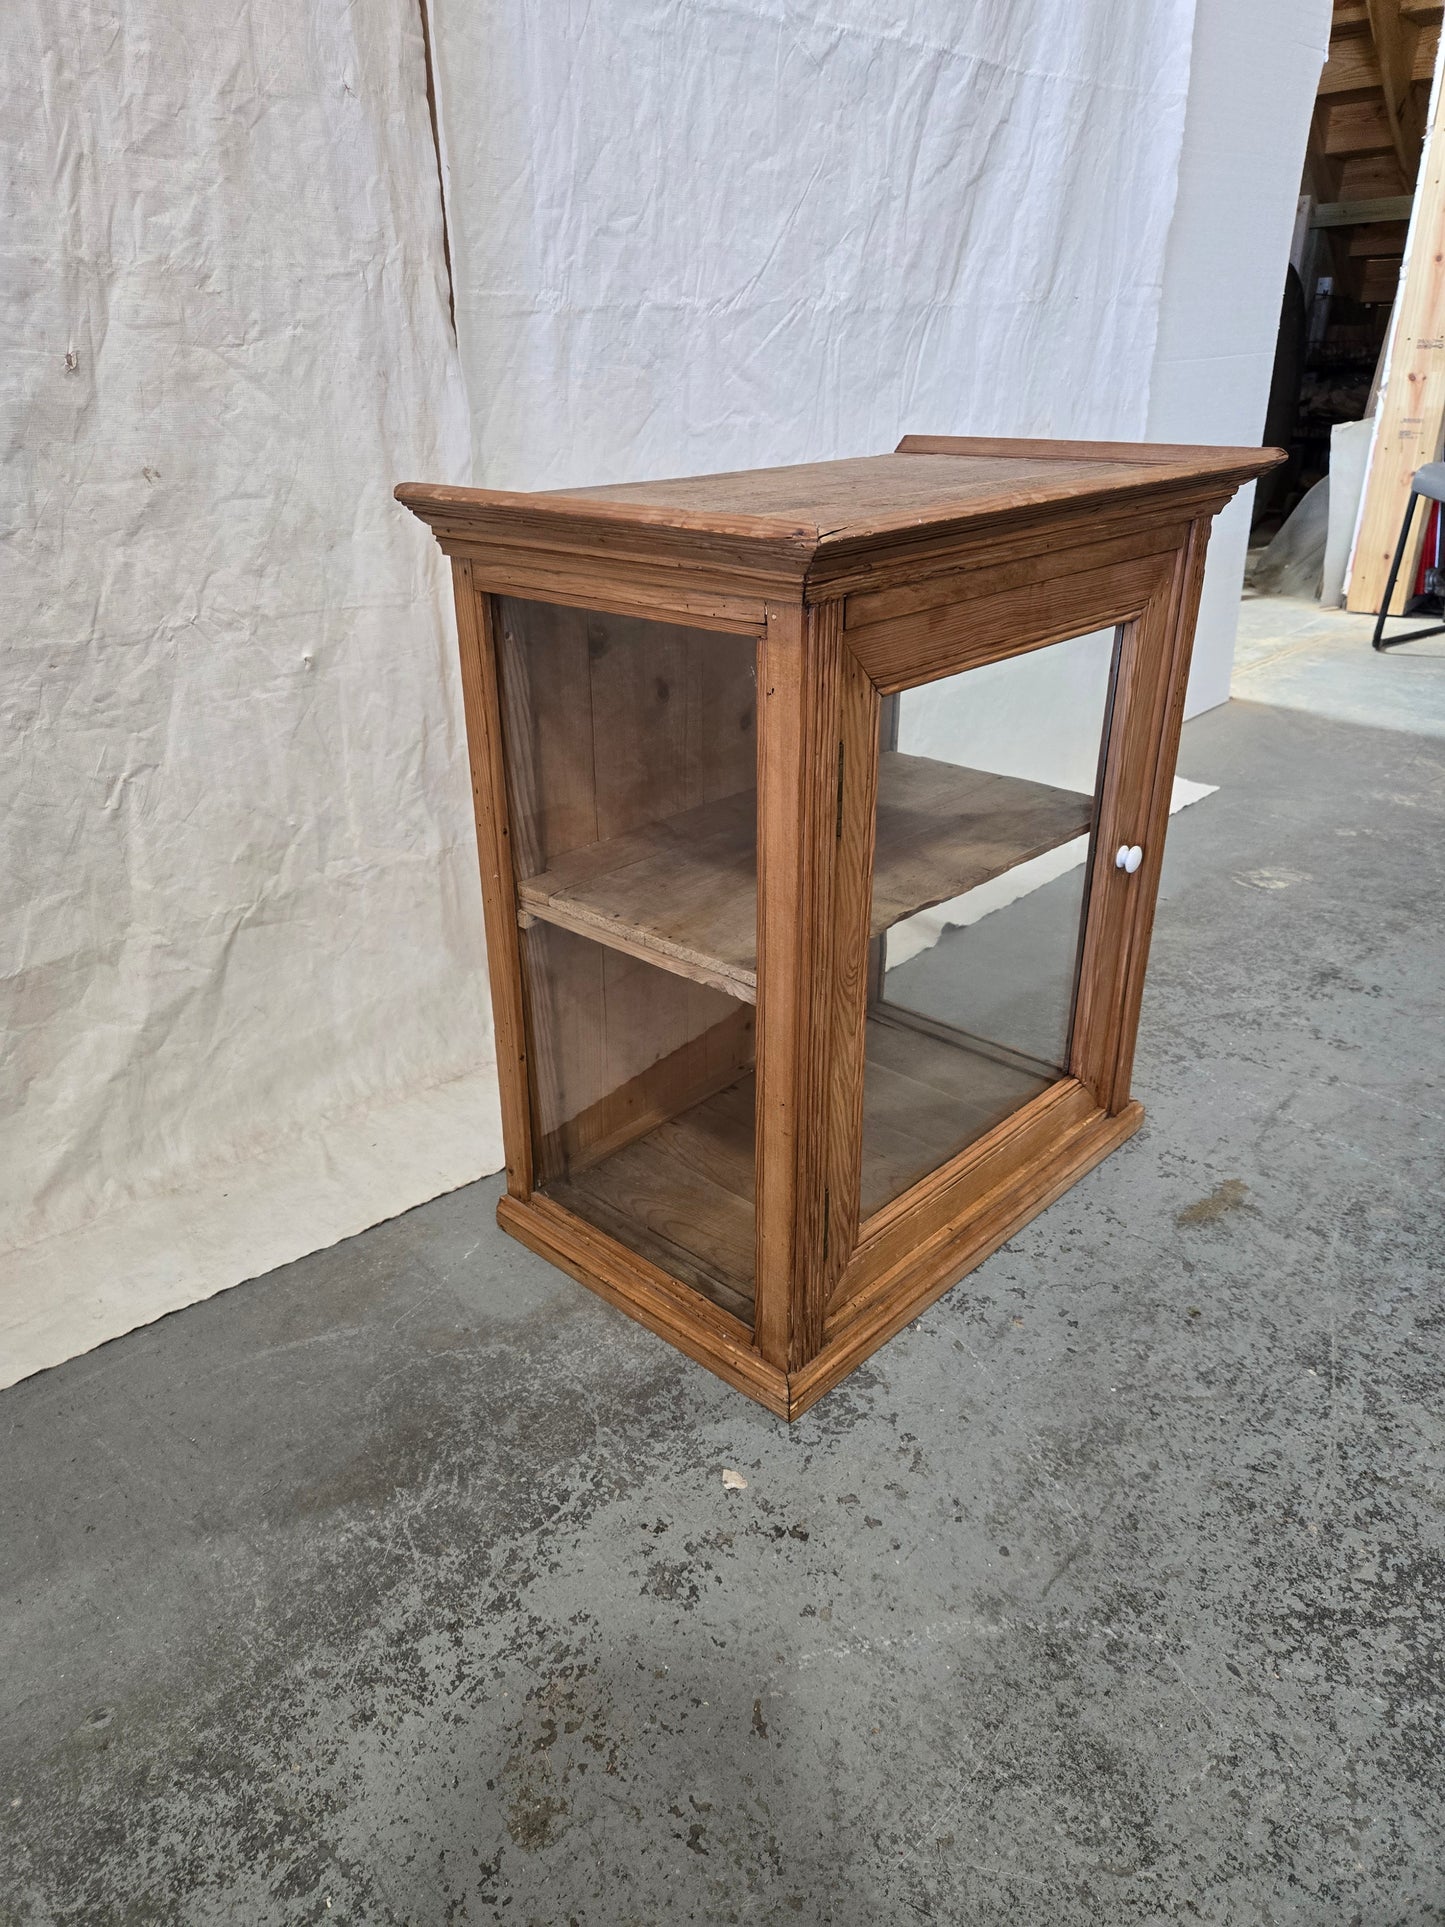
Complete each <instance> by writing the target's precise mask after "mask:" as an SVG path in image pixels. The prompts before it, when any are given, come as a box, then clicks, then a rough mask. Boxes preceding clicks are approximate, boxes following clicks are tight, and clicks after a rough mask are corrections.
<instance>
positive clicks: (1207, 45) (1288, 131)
mask: <svg viewBox="0 0 1445 1927" xmlns="http://www.w3.org/2000/svg"><path fill="white" fill-rule="evenodd" d="M1330 12H1331V7H1330V0H1267V4H1264V5H1261V4H1260V0H1198V7H1197V10H1196V13H1195V21H1194V57H1193V63H1192V66H1191V70H1190V76H1189V107H1188V113H1187V116H1186V119H1185V123H1184V148H1183V153H1182V154H1181V156H1180V162H1179V188H1178V197H1177V200H1176V203H1175V209H1174V219H1173V222H1172V224H1171V226H1170V230H1169V246H1168V251H1167V253H1166V256H1165V262H1164V288H1163V298H1162V300H1161V302H1160V306H1159V334H1158V341H1157V344H1156V346H1155V350H1154V366H1153V373H1152V376H1151V379H1150V387H1149V411H1148V426H1147V434H1148V436H1149V439H1150V440H1151V441H1161V442H1238V443H1249V442H1258V441H1259V439H1260V436H1261V434H1262V433H1263V429H1264V411H1265V406H1266V403H1267V402H1268V399H1269V381H1270V373H1271V370H1272V369H1273V366H1274V347H1275V337H1276V335H1277V333H1278V330H1279V310H1280V303H1281V301H1282V299H1283V297H1284V277H1285V269H1286V267H1287V265H1288V262H1289V248H1290V236H1291V234H1292V232H1293V229H1294V218H1295V206H1296V202H1297V200H1298V196H1299V181H1300V173H1301V170H1302V168H1303V166H1304V152H1305V140H1306V137H1307V135H1308V131H1309V120H1310V112H1311V109H1312V108H1313V106H1314V99H1315V92H1316V89H1317V88H1318V86H1319V78H1320V67H1321V65H1322V64H1323V62H1324V58H1325V54H1326V52H1327V51H1328V48H1329V37H1330ZM1253 502H1254V490H1253V488H1252V487H1251V488H1248V489H1245V490H1244V491H1243V492H1242V493H1241V494H1240V495H1239V496H1238V497H1236V499H1235V501H1234V502H1233V503H1232V504H1231V505H1230V507H1229V508H1228V509H1226V510H1225V512H1224V514H1223V515H1221V516H1220V517H1219V519H1218V521H1217V522H1216V523H1215V525H1214V534H1213V536H1212V537H1211V539H1210V544H1209V564H1208V569H1207V571H1206V574H1205V579H1204V599H1203V604H1202V606H1201V608H1200V612H1199V630H1198V636H1197V640H1196V642H1195V650H1194V671H1193V674H1192V675H1191V677H1190V681H1189V696H1188V709H1187V713H1188V714H1189V715H1191V716H1192V715H1196V714H1198V712H1199V711H1200V710H1204V709H1210V708H1213V706H1214V705H1215V704H1216V703H1222V702H1224V701H1225V700H1226V699H1227V697H1228V695H1229V672H1230V667H1231V665H1232V663H1233V660H1234V638H1235V629H1236V625H1237V619H1238V610H1239V593H1240V587H1241V584H1242V582H1243V579H1244V557H1245V548H1246V545H1247V542H1248V538H1249V518H1250V513H1251V509H1252V507H1253Z"/></svg>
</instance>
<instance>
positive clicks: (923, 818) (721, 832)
mask: <svg viewBox="0 0 1445 1927" xmlns="http://www.w3.org/2000/svg"><path fill="white" fill-rule="evenodd" d="M1093 806H1094V799H1093V797H1092V796H1088V795H1084V794H1081V793H1080V792H1078V791H1076V790H1061V789H1054V788H1052V787H1051V786H1050V785H1048V784H1046V783H1031V782H1026V781H1024V780H1023V779H1022V778H1020V777H1016V776H994V775H992V774H990V773H989V772H987V771H984V770H974V769H962V768H960V767H959V766H958V765H957V764H954V763H940V762H935V761H934V760H933V759H931V758H930V757H926V756H905V755H902V754H901V753H900V752H898V751H896V750H890V751H886V752H885V753H884V754H883V756H882V757H881V759H880V770H879V790H878V849H877V855H876V858H875V862H874V881H873V917H872V930H871V934H872V935H873V936H875V937H876V936H879V935H880V934H881V933H882V932H883V931H885V930H887V929H890V928H891V927H892V926H893V925H894V924H895V923H901V922H902V921H903V919H904V918H905V917H911V916H912V915H913V914H914V912H915V911H917V910H925V909H927V908H928V907H929V905H931V904H935V903H945V902H947V901H948V899H949V898H951V897H957V896H962V895H963V893H964V891H965V890H972V889H975V888H977V886H978V885H979V884H980V883H987V882H988V880H989V878H990V877H996V876H1001V875H1002V874H1003V873H1004V872H1005V871H1006V870H1012V869H1014V868H1015V867H1016V866H1017V865H1018V864H1020V863H1026V862H1027V861H1028V860H1029V858H1031V857H1036V856H1042V855H1043V853H1044V852H1045V851H1046V850H1053V849H1057V848H1058V847H1059V845H1060V844H1063V843H1068V842H1070V841H1072V839H1073V838H1074V837H1076V836H1083V835H1084V834H1085V833H1086V832H1087V831H1088V830H1089V828H1090V826H1091V824H1092V822H1093ZM517 894H518V897H519V898H520V901H521V905H522V908H521V913H520V914H521V921H522V922H523V924H524V925H525V924H526V923H527V922H529V921H530V920H531V919H533V918H539V919H541V920H542V921H543V922H545V923H555V924H559V925H560V926H561V927H562V929H564V930H573V931H576V932H577V933H578V934H579V935H581V936H584V937H592V938H594V939H595V940H596V941H597V942H598V943H605V944H609V945H611V946H612V947H613V948H614V949H616V950H624V951H626V952H628V954H629V955H631V956H636V957H643V958H645V959H647V960H648V961H649V962H651V963H655V964H657V965H659V966H660V967H661V968H662V969H664V970H671V971H675V972H676V973H677V974H678V975H679V976H682V977H691V978H693V979H695V980H696V981H697V982H698V983H704V984H711V985H713V986H714V987H715V988H716V989H718V990H724V991H727V992H728V993H729V994H730V995H731V996H734V997H737V998H740V999H741V1000H742V1001H743V1002H744V1003H755V1002H756V1001H757V994H758V964H757V799H756V796H755V794H754V792H753V791H752V790H742V791H739V792H738V794H737V795H735V796H729V797H725V798H723V800H722V801H721V802H718V803H705V804H703V805H702V806H701V807H700V808H698V809H693V810H686V811H684V812H683V814H682V815H680V816H673V817H669V818H667V819H666V820H664V821H663V822H660V823H649V824H647V825H645V826H644V827H643V828H642V829H639V830H633V831H631V832H630V833H629V834H628V835H626V836H618V837H613V838H612V839H611V840H610V841H608V842H605V843H591V844H587V845H586V846H584V847H583V848H581V849H577V850H570V851H569V852H568V853H567V854H566V855H565V856H562V857H559V858H558V860H557V861H556V862H555V863H554V864H553V865H552V867H551V868H550V869H549V870H546V871H545V872H543V873H542V874H541V875H539V876H534V877H528V878H526V879H525V880H524V881H523V882H522V883H520V884H519V885H518V892H517Z"/></svg>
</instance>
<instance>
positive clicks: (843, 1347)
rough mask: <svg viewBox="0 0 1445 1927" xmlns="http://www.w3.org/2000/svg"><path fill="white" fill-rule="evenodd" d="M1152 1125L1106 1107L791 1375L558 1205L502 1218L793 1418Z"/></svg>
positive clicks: (883, 1285) (834, 1329)
mask: <svg viewBox="0 0 1445 1927" xmlns="http://www.w3.org/2000/svg"><path fill="white" fill-rule="evenodd" d="M1143 1121H1144V1110H1143V1106H1142V1105H1140V1104H1138V1103H1130V1104H1128V1105H1126V1106H1125V1107H1124V1109H1123V1110H1122V1111H1120V1112H1119V1113H1118V1114H1117V1115H1110V1113H1109V1112H1107V1111H1103V1110H1096V1111H1093V1112H1091V1113H1090V1114H1089V1115H1088V1116H1087V1117H1085V1118H1083V1119H1081V1120H1080V1121H1079V1122H1078V1123H1076V1124H1075V1125H1074V1126H1073V1128H1072V1129H1070V1130H1069V1131H1068V1132H1067V1133H1066V1134H1065V1135H1064V1136H1063V1137H1061V1138H1060V1139H1059V1141H1058V1143H1057V1145H1056V1146H1055V1147H1054V1148H1053V1150H1052V1151H1051V1153H1050V1155H1049V1156H1048V1157H1047V1158H1044V1159H1040V1160H1039V1161H1038V1163H1037V1164H1036V1165H1035V1167H1034V1170H1033V1171H1032V1173H1031V1174H1030V1178H1029V1180H1028V1182H1027V1183H1025V1184H1023V1185H1020V1184H1019V1183H1018V1182H1017V1179H1016V1178H1015V1179H1014V1180H1013V1181H1010V1182H1007V1183H1001V1184H1000V1185H999V1186H998V1187H997V1189H996V1190H995V1191H993V1192H991V1193H990V1194H989V1195H987V1196H985V1197H984V1198H982V1199H979V1200H977V1201H974V1202H971V1203H970V1204H969V1206H968V1208H967V1209H966V1211H965V1212H963V1213H962V1214H961V1215H960V1217H959V1218H958V1219H957V1220H956V1221H953V1222H949V1223H946V1224H944V1225H943V1226H942V1227H941V1228H940V1229H939V1230H938V1231H937V1232H936V1233H935V1235H934V1236H933V1237H932V1238H930V1239H929V1240H928V1242H927V1243H926V1244H923V1245H921V1246H918V1247H916V1248H914V1249H912V1250H910V1251H908V1252H907V1253H906V1254H905V1255H904V1256H903V1257H902V1258H901V1259H900V1260H899V1262H898V1263H897V1264H896V1265H895V1266H894V1267H893V1269H892V1270H891V1272H890V1273H889V1274H888V1275H887V1276H885V1277H884V1278H881V1279H879V1280H878V1281H877V1282H876V1283H875V1285H874V1286H873V1287H872V1288H871V1289H870V1290H869V1292H868V1294H867V1297H866V1299H865V1300H864V1301H863V1302H862V1303H861V1304H860V1305H859V1306H858V1307H857V1309H856V1310H854V1309H853V1308H847V1309H845V1310H844V1311H843V1313H842V1314H841V1315H840V1316H838V1317H837V1318H836V1319H834V1320H832V1321H831V1322H830V1327H829V1333H828V1336H827V1338H826V1340H825V1342H824V1344H823V1347H822V1349H821V1350H820V1351H819V1352H818V1353H817V1355H816V1356H815V1357H813V1358H812V1359H810V1360H809V1361H808V1363H807V1364H806V1365H804V1366H802V1367H800V1368H799V1369H798V1370H796V1371H793V1372H785V1371H784V1370H783V1369H782V1368H781V1367H780V1366H777V1365H773V1364H770V1363H769V1362H768V1361H767V1360H766V1359H765V1358H763V1357H762V1355H761V1354H760V1353H759V1352H758V1350H757V1348H756V1347H755V1346H754V1344H753V1342H752V1333H751V1331H750V1330H749V1329H748V1327H747V1326H746V1325H744V1324H743V1323H742V1322H741V1321H740V1320H739V1319H736V1318H733V1317H732V1316H730V1314H729V1313H727V1312H725V1311H723V1310H722V1309H721V1308H720V1307H718V1306H717V1305H714V1304H712V1303H711V1302H710V1301H709V1300H708V1299H706V1298H704V1297H703V1296H702V1294H701V1293H700V1292H695V1291H693V1290H691V1289H690V1287H688V1286H687V1285H683V1284H679V1283H678V1281H677V1280H676V1279H675V1278H671V1277H669V1276H668V1274H667V1273H666V1272H665V1271H663V1270H661V1269H660V1268H659V1267H658V1266H656V1265H654V1264H651V1263H649V1261H648V1260H647V1259H645V1258H642V1257H639V1256H638V1254H637V1253H636V1252H633V1251H630V1250H628V1248H627V1246H626V1245H623V1244H620V1243H619V1242H618V1241H617V1240H616V1239H615V1238H610V1237H608V1236H607V1234H606V1233H605V1232H602V1231H598V1230H596V1229H595V1228H594V1227H593V1226H592V1225H590V1224H588V1223H586V1221H585V1220H584V1219H581V1218H579V1217H577V1216H575V1215H574V1213H572V1212H571V1211H567V1210H565V1209H564V1208H563V1207H562V1206H561V1205H559V1204H555V1203H554V1202H553V1201H552V1200H551V1199H550V1198H545V1197H542V1196H540V1195H538V1194H534V1195H533V1196H531V1197H529V1198H515V1197H510V1196H508V1197H503V1198H502V1199H501V1201H500V1202H499V1204H498V1206H497V1222H498V1224H500V1225H501V1227H502V1229H503V1230H504V1231H506V1232H508V1233H509V1234H510V1235H511V1236H512V1237H514V1238H516V1239H517V1240H518V1241H519V1243H521V1244H524V1245H526V1246H527V1248H528V1249H529V1250H530V1251H535V1252H536V1253H537V1254H538V1256H539V1257H542V1258H546V1259H547V1260H548V1261H549V1262H550V1263H552V1264H554V1265H557V1266H558V1267H559V1268H560V1269H561V1270H563V1271H565V1272H566V1273H567V1274H568V1275H569V1276H570V1277H572V1278H575V1279H576V1280H577V1282H578V1283H579V1284H582V1285H586V1286H587V1288H588V1289H589V1290H590V1291H595V1292H596V1293H597V1294H598V1296H599V1297H602V1298H605V1299H606V1300H607V1301H608V1303H609V1304H613V1305H616V1306H617V1307H618V1309H619V1310H620V1311H625V1312H626V1313H627V1314H628V1316H629V1317H630V1318H635V1319H636V1320H637V1321H638V1323H639V1324H642V1325H646V1326H647V1328H648V1330H649V1331H653V1332H655V1333H656V1334H657V1335H658V1337H659V1338H665V1339H666V1340H667V1341H668V1343H669V1344H671V1345H675V1346H676V1347H677V1349H678V1350H679V1351H680V1352H683V1353H685V1354H686V1355H687V1357H689V1358H691V1359H693V1360H694V1361H695V1362H696V1363H697V1364H699V1365H704V1366H706V1367H707V1369H708V1370H709V1371H711V1372H715V1373H716V1374H717V1375H718V1377H719V1378H722V1379H725V1380H726V1381H727V1383H728V1384H729V1385H731V1386H733V1387H734V1388H735V1389H736V1390H737V1391H740V1392H745V1393H746V1394H747V1395H748V1397H749V1398H753V1399H756V1400H757V1402H758V1403H759V1404H760V1405H763V1406H766V1407H767V1409H768V1410H769V1411H770V1412H773V1413H775V1414H776V1415H777V1416H778V1417H779V1418H786V1419H788V1420H792V1419H795V1418H798V1417H799V1416H801V1414H802V1413H804V1412H806V1411H807V1409H808V1407H809V1406H810V1405H814V1404H816V1403H817V1401H818V1400H819V1399H820V1398H822V1396H823V1395H824V1393H825V1392H829V1391H831V1390H832V1388H833V1387H834V1386H835V1385H836V1384H838V1382H839V1381H840V1380H841V1379H843V1378H846V1377H847V1375H848V1373H849V1372H851V1371H852V1370H853V1369H854V1368H855V1367H856V1366H858V1365H861V1364H862V1362H863V1360H864V1359H865V1358H868V1357H869V1356H870V1355H871V1354H872V1353H873V1352H875V1351H877V1350H878V1349H879V1347H880V1346H882V1345H884V1344H886V1343H887V1341H888V1340H889V1339H890V1338H892V1337H893V1336H894V1334H895V1333H896V1332H899V1331H901V1330H902V1328H903V1327H904V1326H905V1325H907V1324H910V1323H911V1322H912V1321H913V1319H915V1318H916V1317H917V1316H918V1315H919V1313H920V1312H922V1311H926V1310H927V1308H928V1307H929V1306H930V1305H931V1304H933V1303H934V1301H935V1300H936V1299H938V1298H941V1297H942V1296H943V1294H944V1292H946V1291H947V1290H948V1289H949V1288H950V1287H951V1286H952V1285H955V1284H956V1283H957V1282H958V1280H959V1279H960V1278H962V1277H964V1276H965V1275H966V1274H967V1273H968V1272H970V1271H972V1270H973V1269H974V1267H975V1266H977V1265H980V1264H982V1263H983V1261H984V1259H985V1258H988V1257H990V1256H991V1255H992V1254H993V1253H994V1252H995V1251H997V1250H998V1248H999V1246H1000V1245H1002V1244H1005V1243H1007V1241H1008V1240H1009V1239H1010V1238H1011V1237H1013V1235H1014V1234H1015V1232H1017V1231H1021V1230H1022V1229H1023V1227H1024V1226H1025V1225H1026V1224H1028V1223H1029V1222H1030V1220H1031V1219H1033V1218H1036V1217H1037V1216H1038V1215H1039V1213H1040V1212H1041V1211H1044V1210H1046V1209H1047V1208H1048V1206H1049V1205H1051V1204H1052V1203H1053V1202H1054V1200H1055V1199H1056V1198H1058V1197H1061V1196H1062V1195H1063V1193H1064V1192H1065V1191H1067V1190H1068V1189H1069V1187H1070V1186H1071V1185H1072V1184H1074V1183H1076V1182H1077V1181H1078V1179H1080V1178H1081V1177H1083V1176H1084V1175H1085V1173H1086V1172H1088V1171H1091V1170H1092V1169H1093V1167H1094V1166H1095V1165H1096V1164H1098V1163H1100V1162H1101V1161H1102V1160H1103V1159H1104V1158H1106V1157H1107V1156H1108V1155H1109V1153H1110V1152H1111V1151H1114V1150H1117V1148H1118V1147H1119V1145H1121V1144H1123V1143H1124V1142H1125V1140H1126V1139H1128V1138H1130V1137H1132V1136H1133V1135H1134V1133H1135V1131H1137V1130H1138V1128H1139V1126H1140V1124H1142V1123H1143Z"/></svg>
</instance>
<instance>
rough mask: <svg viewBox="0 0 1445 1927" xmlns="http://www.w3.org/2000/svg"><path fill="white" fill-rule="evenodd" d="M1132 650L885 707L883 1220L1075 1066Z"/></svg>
mask: <svg viewBox="0 0 1445 1927" xmlns="http://www.w3.org/2000/svg"><path fill="white" fill-rule="evenodd" d="M1115 642H1116V631H1114V630H1112V629H1111V630H1101V631H1099V632H1097V633H1096V634H1093V635H1087V636H1077V637H1074V638H1071V639H1070V640H1069V641H1067V642H1059V643H1054V644H1052V645H1051V646H1049V647H1048V648H1045V649H1036V650H1033V651H1031V652H1030V653H1029V654H1027V655H1022V656H1014V657H1012V658H1011V659H1010V660H1008V661H1007V662H996V663H988V664H986V665H985V666H983V667H982V668H978V669H968V670H964V671H963V672H962V673H961V674H959V675H956V676H949V677H946V678H944V679H942V680H940V681H938V682H932V683H928V684H926V685H925V686H924V687H922V688H919V689H909V690H905V691H903V693H902V694H901V695H899V696H894V697H890V698H888V699H887V700H886V701H885V702H884V705H883V725H882V740H881V742H880V769H879V786H878V789H879V794H878V840H877V853H876V856H875V860H874V873H873V919H872V934H873V943H872V950H871V955H870V968H869V998H868V1035H867V1057H866V1068H865V1075H864V1115H863V1173H862V1196H861V1205H862V1211H863V1215H864V1216H865V1217H866V1216H868V1215H869V1214H870V1213H871V1212H873V1211H877V1210H878V1209H879V1208H880V1207H881V1206H882V1205H884V1204H886V1203H887V1202H888V1201H889V1200H890V1199H891V1198H895V1197H897V1196H898V1195H899V1194H900V1193H901V1192H903V1191H906V1190H907V1189H908V1187H909V1186H910V1185H913V1184H916V1183H917V1182H918V1180H919V1179H920V1178H922V1177H925V1176H927V1174H928V1173H929V1172H930V1171H932V1170H935V1169H936V1168H937V1167H938V1166H939V1165H940V1164H943V1163H945V1162H946V1161H947V1160H948V1159H949V1158H951V1157H953V1156H955V1155H956V1154H957V1153H958V1152H959V1151H961V1150H963V1149H964V1147H965V1146H966V1145H968V1144H971V1143H972V1142H973V1141H974V1140H975V1139H976V1138H979V1137H982V1136H983V1135H984V1133H985V1132H987V1131H990V1130H992V1129H993V1127H994V1126H995V1125H996V1124H999V1123H1001V1122H1002V1121H1003V1119H1004V1118H1006V1117H1007V1116H1008V1115H1009V1114H1010V1113H1011V1112H1013V1111H1015V1110H1017V1109H1018V1108H1019V1107H1020V1105H1023V1104H1026V1103H1028V1102H1029V1101H1030V1099H1032V1098H1034V1097H1036V1096H1038V1094H1039V1093H1040V1092H1041V1091H1044V1090H1047V1089H1048V1087H1049V1085H1050V1084H1052V1083H1054V1082H1055V1081H1056V1080H1057V1079H1058V1078H1059V1077H1061V1076H1062V1075H1064V1073H1065V1070H1066V1067H1067V1064H1068V1058H1069V1033H1070V1027H1071V1024H1072V1020H1073V1009H1074V995H1075V985H1076V979H1077V975H1078V959H1079V944H1080V938H1081V935H1082V926H1083V917H1084V910H1085V901H1086V894H1087V885H1088V875H1089V867H1090V866H1089V860H1088V859H1089V854H1090V850H1091V846H1092V833H1093V826H1094V818H1095V800H1096V793H1097V788H1098V782H1099V777H1100V773H1101V755H1102V746H1103V743H1104V739H1105V734H1106V731H1107V725H1108V714H1109V704H1110V698H1111V692H1112V687H1113V664H1114V655H1115Z"/></svg>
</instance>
